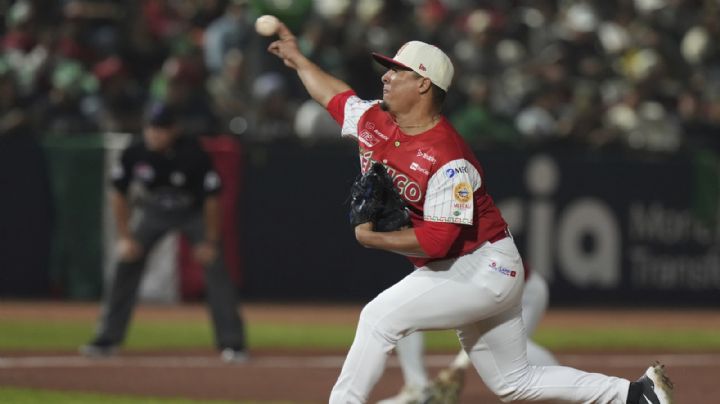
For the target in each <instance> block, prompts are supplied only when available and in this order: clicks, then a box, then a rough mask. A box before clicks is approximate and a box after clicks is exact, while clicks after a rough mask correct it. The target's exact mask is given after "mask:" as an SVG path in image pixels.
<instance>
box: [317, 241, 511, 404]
mask: <svg viewBox="0 0 720 404" xmlns="http://www.w3.org/2000/svg"><path fill="white" fill-rule="evenodd" d="M523 274H524V272H523V267H522V261H521V260H520V255H519V254H518V252H517V249H516V247H515V244H514V243H513V241H512V239H509V238H508V239H505V240H501V241H498V242H497V243H494V244H487V245H486V246H484V247H482V248H479V249H478V250H476V251H475V252H473V253H472V254H469V255H465V256H463V257H460V258H457V259H453V260H444V261H438V262H433V263H430V264H428V266H426V267H422V268H419V269H417V270H415V271H414V272H412V273H411V274H410V275H408V276H407V277H405V278H404V279H402V280H401V281H400V282H398V283H397V284H395V285H393V286H391V287H390V288H388V289H387V290H385V291H384V292H382V293H381V294H380V295H378V296H377V297H376V298H375V299H373V301H371V302H370V303H368V304H367V305H366V306H365V308H363V310H362V312H361V314H360V320H359V323H358V329H357V332H356V334H355V340H354V341H353V344H352V346H351V347H350V352H349V353H348V356H347V359H346V360H345V364H344V365H343V368H342V371H341V373H340V377H339V378H338V381H337V383H336V384H335V387H334V388H333V391H332V393H331V395H330V402H331V403H342V404H346V403H362V402H365V401H367V397H368V395H369V394H370V391H371V390H372V388H373V386H374V385H375V383H377V380H378V379H379V378H380V376H381V375H382V372H383V370H384V366H385V361H386V359H387V353H389V352H390V351H391V350H392V348H393V347H394V346H395V344H396V343H397V341H398V340H399V339H400V338H403V337H404V336H406V335H408V334H409V333H412V332H415V331H417V330H429V329H457V328H458V327H460V326H461V325H463V324H470V323H475V322H477V321H479V320H482V319H485V318H490V317H494V316H497V315H498V314H500V313H505V312H508V311H509V310H511V309H513V308H515V307H517V308H518V309H519V307H520V296H521V293H522V288H523V283H524V282H523ZM523 338H524V336H523ZM523 353H524V350H523Z"/></svg>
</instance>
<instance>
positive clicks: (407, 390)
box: [377, 331, 429, 404]
mask: <svg viewBox="0 0 720 404" xmlns="http://www.w3.org/2000/svg"><path fill="white" fill-rule="evenodd" d="M424 343H425V338H423V333H422V332H421V331H418V332H414V333H412V334H410V335H408V336H406V337H405V338H402V339H400V340H399V341H398V342H397V345H396V346H395V352H396V353H397V358H398V361H399V362H400V369H401V370H402V374H403V380H404V381H405V385H404V386H403V388H402V390H400V392H399V393H398V394H397V395H395V396H393V397H390V398H387V399H385V400H381V401H378V403H377V404H408V403H417V402H424V401H425V399H426V398H427V397H426V396H427V392H426V391H425V390H426V387H427V386H428V384H429V380H428V376H427V371H426V370H425V363H424V362H423V351H424V347H423V345H424Z"/></svg>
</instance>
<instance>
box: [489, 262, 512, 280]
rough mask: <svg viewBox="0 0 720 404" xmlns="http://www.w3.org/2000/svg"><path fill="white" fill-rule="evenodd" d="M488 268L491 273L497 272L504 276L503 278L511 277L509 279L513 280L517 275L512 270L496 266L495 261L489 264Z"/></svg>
mask: <svg viewBox="0 0 720 404" xmlns="http://www.w3.org/2000/svg"><path fill="white" fill-rule="evenodd" d="M488 266H489V267H490V269H492V270H493V271H495V272H499V273H501V274H503V275H505V276H509V277H511V278H514V277H515V276H516V275H517V272H516V271H513V270H512V269H510V268H505V267H504V266H502V265H498V264H497V262H495V261H493V262H491V263H490V265H488Z"/></svg>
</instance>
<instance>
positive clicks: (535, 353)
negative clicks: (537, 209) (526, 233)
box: [398, 272, 558, 368]
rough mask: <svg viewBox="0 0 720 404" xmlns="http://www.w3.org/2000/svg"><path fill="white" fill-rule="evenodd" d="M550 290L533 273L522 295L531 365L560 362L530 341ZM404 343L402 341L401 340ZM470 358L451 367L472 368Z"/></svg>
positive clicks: (464, 356)
mask: <svg viewBox="0 0 720 404" xmlns="http://www.w3.org/2000/svg"><path fill="white" fill-rule="evenodd" d="M549 297H550V293H549V289H548V286H547V282H545V279H544V278H543V277H542V276H541V275H539V274H537V273H535V272H533V273H532V274H531V275H530V276H529V277H528V279H527V280H526V281H525V288H524V289H523V295H522V319H523V324H524V325H525V329H526V330H527V336H528V338H527V358H528V363H529V364H531V365H543V366H548V365H557V364H558V362H557V360H556V359H555V356H553V354H552V353H550V351H548V350H547V349H545V348H543V347H541V346H540V345H538V344H536V343H535V342H533V340H532V339H530V336H532V335H533V334H534V333H535V330H536V329H537V326H538V324H539V323H540V320H541V319H542V317H543V316H544V315H545V311H546V310H547V306H548V302H549V300H550V299H549ZM400 343H402V340H400ZM398 346H399V344H398ZM470 364H471V362H470V358H469V357H468V356H467V354H466V353H465V351H464V350H461V351H460V353H458V355H457V356H456V357H455V359H454V360H453V363H452V364H451V365H450V366H451V367H455V368H466V367H468V366H470Z"/></svg>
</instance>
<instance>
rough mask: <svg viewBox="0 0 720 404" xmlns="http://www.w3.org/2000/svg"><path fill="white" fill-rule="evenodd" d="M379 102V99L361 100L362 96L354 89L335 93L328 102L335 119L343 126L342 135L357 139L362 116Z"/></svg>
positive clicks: (328, 107) (329, 110)
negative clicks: (356, 93)
mask: <svg viewBox="0 0 720 404" xmlns="http://www.w3.org/2000/svg"><path fill="white" fill-rule="evenodd" d="M377 103H378V101H377V100H375V101H366V100H361V99H360V97H358V96H357V95H355V92H354V91H352V90H348V91H345V92H342V93H340V94H337V95H335V97H333V98H332V99H331V100H330V102H328V105H327V110H328V112H329V113H330V115H331V116H332V117H333V119H335V121H337V123H338V124H340V125H341V126H342V129H341V131H340V134H341V135H342V136H349V137H352V138H355V139H357V137H358V130H357V126H358V122H359V121H360V117H362V116H363V114H364V113H365V112H367V110H369V109H370V108H372V106H373V105H375V104H377Z"/></svg>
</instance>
